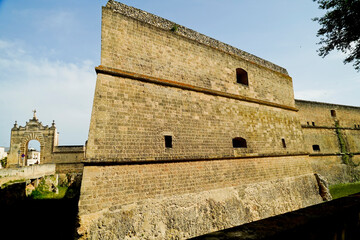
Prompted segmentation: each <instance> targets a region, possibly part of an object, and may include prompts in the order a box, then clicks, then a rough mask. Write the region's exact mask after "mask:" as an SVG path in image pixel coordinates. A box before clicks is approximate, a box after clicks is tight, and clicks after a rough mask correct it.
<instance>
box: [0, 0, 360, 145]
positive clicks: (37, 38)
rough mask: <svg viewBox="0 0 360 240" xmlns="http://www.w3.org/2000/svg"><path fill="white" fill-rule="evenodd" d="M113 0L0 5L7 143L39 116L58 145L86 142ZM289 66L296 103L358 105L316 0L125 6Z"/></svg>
mask: <svg viewBox="0 0 360 240" xmlns="http://www.w3.org/2000/svg"><path fill="white" fill-rule="evenodd" d="M106 2H107V1H106V0H92V1H89V0H87V1H85V0H76V1H73V0H52V1H49V0H32V1H29V0H0V112H1V114H0V146H9V145H10V130H11V127H12V126H13V124H14V121H15V120H17V121H18V124H19V125H22V126H24V125H25V122H26V121H28V119H30V118H31V117H32V110H33V109H37V116H38V118H39V119H40V121H42V123H43V124H44V125H50V124H51V122H52V120H55V122H56V125H57V128H58V131H59V132H60V136H59V143H60V144H61V145H71V144H84V142H85V141H86V139H87V135H88V129H89V122H90V115H91V107H92V101H93V95H94V88H95V82H96V74H95V71H94V67H95V66H97V65H99V63H100V44H101V36H100V31H101V6H104V5H105V4H106ZM121 2H122V3H125V4H128V5H130V6H134V7H136V8H140V9H142V10H145V11H148V12H150V13H154V14H156V15H159V16H161V17H164V18H166V19H169V20H171V21H174V22H176V23H178V24H180V25H184V26H186V27H189V28H191V29H193V30H195V31H198V32H200V33H203V34H205V35H208V36H210V37H213V38H215V39H218V40H220V41H222V42H225V43H228V44H230V45H232V46H235V47H237V48H239V49H242V50H244V51H247V52H249V53H252V54H254V55H256V56H258V57H261V58H264V59H266V60H269V61H271V62H273V63H276V64H278V65H280V66H282V67H285V68H286V69H287V70H288V72H289V74H290V76H291V77H292V78H293V84H294V90H295V97H296V98H299V99H306V100H315V101H322V102H331V103H338V104H345V105H354V106H360V101H359V100H360V96H359V94H358V93H359V92H360V74H359V73H358V72H356V71H355V70H354V69H353V67H352V66H351V65H349V64H348V65H344V64H343V63H342V60H343V58H344V56H343V54H342V53H339V52H334V53H332V54H330V55H329V56H328V57H326V58H325V59H323V58H321V57H319V56H318V55H317V52H316V50H317V49H318V47H319V46H318V45H317V44H316V43H317V42H318V41H319V39H318V38H317V37H316V31H317V29H318V28H319V26H318V24H317V23H316V22H313V21H312V20H311V19H312V18H314V17H317V16H321V15H323V12H322V11H320V10H319V9H318V8H317V5H316V4H315V3H314V2H313V1H312V0H271V1H269V0H257V1H254V0H223V1H220V0H191V1H190V0H182V1H180V0H167V1H165V0H163V1H160V0H152V1H148V0H126V1H121Z"/></svg>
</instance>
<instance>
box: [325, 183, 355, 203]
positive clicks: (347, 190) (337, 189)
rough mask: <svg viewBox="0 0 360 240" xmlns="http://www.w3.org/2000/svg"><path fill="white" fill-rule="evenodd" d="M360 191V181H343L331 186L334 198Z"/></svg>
mask: <svg viewBox="0 0 360 240" xmlns="http://www.w3.org/2000/svg"><path fill="white" fill-rule="evenodd" d="M358 192H360V182H355V183H342V184H336V185H332V186H330V194H331V196H332V197H333V199H337V198H341V197H345V196H349V195H351V194H355V193H358Z"/></svg>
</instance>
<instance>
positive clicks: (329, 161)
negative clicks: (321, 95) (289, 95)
mask: <svg viewBox="0 0 360 240" xmlns="http://www.w3.org/2000/svg"><path fill="white" fill-rule="evenodd" d="M296 106H297V107H298V108H299V112H298V115H299V118H300V122H301V126H302V128H303V134H304V147H305V149H306V151H307V152H310V154H311V155H310V156H311V158H310V161H311V165H312V167H313V169H314V171H315V172H317V173H319V174H321V175H323V176H325V177H326V179H328V181H329V184H330V185H332V184H338V183H346V182H353V181H357V180H359V179H360V167H359V162H360V108H359V107H353V106H344V105H337V104H329V103H319V102H311V101H303V100H296ZM314 145H317V146H318V149H315V150H314V149H313V146H314Z"/></svg>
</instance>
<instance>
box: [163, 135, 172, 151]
mask: <svg viewBox="0 0 360 240" xmlns="http://www.w3.org/2000/svg"><path fill="white" fill-rule="evenodd" d="M164 137H165V147H166V148H172V136H164Z"/></svg>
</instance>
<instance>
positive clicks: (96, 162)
mask: <svg viewBox="0 0 360 240" xmlns="http://www.w3.org/2000/svg"><path fill="white" fill-rule="evenodd" d="M299 156H309V153H306V152H299V153H292V154H257V155H248V156H236V157H214V158H191V159H190V158H189V159H187V158H183V157H182V158H174V159H164V160H158V159H154V160H149V159H144V160H135V161H134V159H131V160H124V159H118V158H117V159H95V158H87V159H84V161H83V162H82V163H83V164H84V165H85V166H104V165H130V164H156V163H177V162H198V161H217V160H233V159H249V158H270V157H299Z"/></svg>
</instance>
